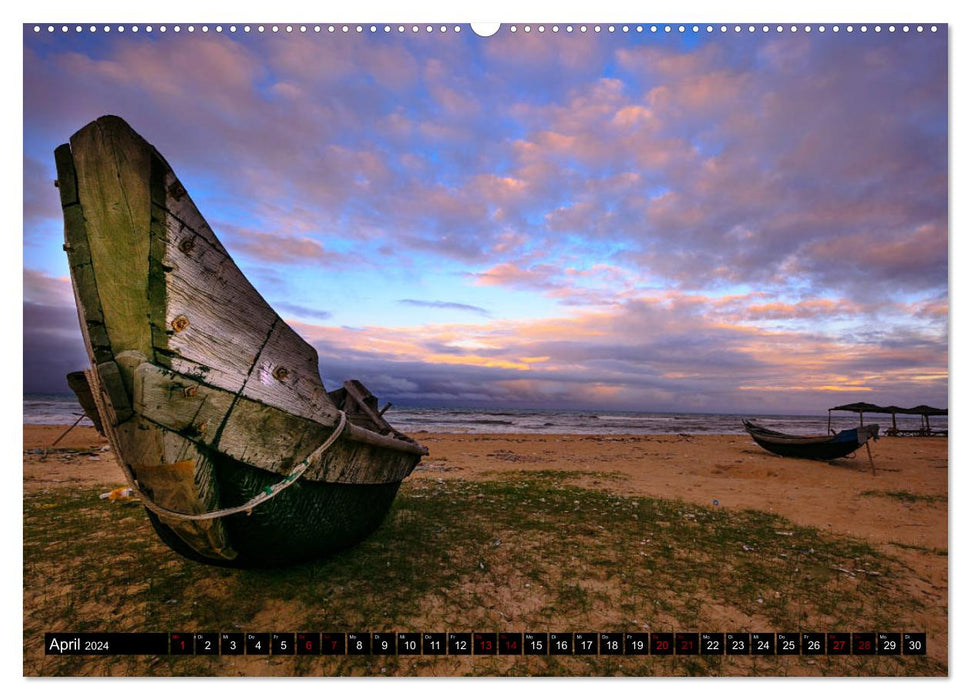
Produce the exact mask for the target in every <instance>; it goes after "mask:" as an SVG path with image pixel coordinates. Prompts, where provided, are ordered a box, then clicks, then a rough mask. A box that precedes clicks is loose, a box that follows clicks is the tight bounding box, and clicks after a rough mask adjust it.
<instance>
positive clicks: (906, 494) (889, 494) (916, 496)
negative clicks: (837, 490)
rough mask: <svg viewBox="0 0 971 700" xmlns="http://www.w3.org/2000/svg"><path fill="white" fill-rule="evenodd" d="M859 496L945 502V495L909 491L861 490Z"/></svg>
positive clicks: (926, 502)
mask: <svg viewBox="0 0 971 700" xmlns="http://www.w3.org/2000/svg"><path fill="white" fill-rule="evenodd" d="M860 495H861V496H871V497H876V498H889V499H891V500H893V501H898V502H900V503H908V504H910V503H923V504H926V505H931V504H934V503H947V496H943V495H941V494H922V493H911V492H910V491H863V492H862V493H860Z"/></svg>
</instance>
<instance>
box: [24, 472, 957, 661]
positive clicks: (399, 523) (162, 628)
mask: <svg viewBox="0 0 971 700" xmlns="http://www.w3.org/2000/svg"><path fill="white" fill-rule="evenodd" d="M584 476H588V475H587V474H584ZM602 476H603V475H601V477H602ZM575 478H576V475H574V474H571V473H570V472H557V471H555V470H543V471H540V472H536V471H528V470H527V471H517V472H501V473H496V474H495V475H493V478H491V479H489V480H485V481H478V480H477V481H474V482H473V481H464V480H457V479H434V478H432V477H425V478H417V479H416V478H413V479H410V480H409V481H407V482H406V483H405V484H404V485H403V486H402V488H401V491H400V494H399V496H398V498H397V499H396V501H395V504H394V506H393V507H392V510H391V512H390V513H389V515H388V517H387V519H386V520H385V522H384V524H383V525H382V526H381V527H380V528H379V529H378V530H377V531H376V532H375V533H374V534H373V535H372V536H371V537H369V538H368V539H367V540H365V541H364V542H362V543H361V544H360V545H358V546H356V547H354V548H352V549H349V550H347V551H345V552H343V553H340V554H338V555H337V556H335V557H333V558H331V559H328V560H325V561H322V562H316V563H312V564H305V565H300V566H294V567H290V568H286V569H278V570H265V571H245V570H234V569H223V568H216V567H211V566H205V565H202V564H197V563H194V562H191V561H188V560H186V559H183V558H181V557H179V556H178V555H176V554H174V553H173V552H172V551H170V550H169V549H168V548H167V547H165V546H164V545H163V544H162V543H161V542H160V541H159V540H158V538H157V537H156V536H155V534H154V531H153V530H152V529H151V527H150V525H149V523H148V520H147V517H146V516H145V514H144V511H143V510H142V509H141V508H140V507H137V506H133V505H118V504H109V503H106V502H102V501H99V500H98V496H97V493H94V492H91V491H87V492H80V493H76V492H71V491H68V490H49V491H45V492H40V493H36V494H31V495H26V496H25V499H24V611H25V614H24V649H25V657H24V658H25V661H24V672H25V674H27V675H72V674H85V675H116V674H122V673H125V674H128V675H252V674H260V675H276V674H279V675H321V674H324V675H362V674H368V675H413V674H414V675H423V674H424V675H564V674H565V675H791V674H795V675H801V674H806V673H810V674H813V675H817V674H824V675H825V674H832V675H844V674H851V675H856V674H874V675H913V674H916V675H944V674H946V667H945V666H944V665H943V664H941V663H939V662H935V661H934V660H933V659H930V658H928V657H871V658H866V659H862V658H860V657H813V658H812V659H809V658H808V657H761V658H743V657H706V656H702V657H693V658H685V657H676V658H670V659H665V658H660V657H634V656H630V657H608V656H589V657H554V656H549V657H506V656H502V657H493V658H484V657H444V658H440V657H430V656H397V657H394V656H372V657H356V656H346V657H313V658H310V657H294V656H290V657H246V656H244V657H178V656H166V657H158V658H144V657H122V658H119V657H55V656H45V655H44V654H43V649H42V646H43V633H44V632H46V631H115V632H122V631H146V632H149V631H156V632H176V631H178V632H197V631H200V632H201V631H221V632H236V631H239V632H300V631H344V632H352V631H360V632H379V631H381V632H398V631H400V632H444V631H460V632H471V631H496V632H500V631H510V632H524V631H537V632H544V631H547V632H564V631H573V632H577V631H598V632H599V631H604V632H606V631H616V632H625V631H631V632H634V631H638V632H645V631H666V632H672V631H721V632H731V631H779V632H798V631H801V630H808V631H821V632H826V631H861V630H870V631H873V630H880V631H884V630H902V629H907V630H911V629H917V630H919V629H920V628H921V625H920V624H919V623H918V619H919V617H918V615H919V613H920V610H921V603H920V601H919V600H916V599H914V598H913V597H912V596H910V595H909V594H908V593H906V592H904V591H905V590H906V587H904V586H900V585H898V584H899V579H900V577H902V576H905V575H906V572H905V571H904V569H903V567H901V566H900V565H899V564H898V562H897V561H896V560H894V559H893V558H892V557H890V556H888V555H886V554H883V553H881V552H879V551H877V550H875V549H874V548H872V547H871V546H869V545H868V544H866V543H864V542H861V541H858V540H853V539H848V538H839V537H835V536H832V535H829V534H826V533H823V532H821V531H819V530H816V529H813V528H807V527H801V526H798V525H795V524H793V523H792V522H789V521H787V520H785V519H783V518H780V517H778V516H776V515H773V514H770V513H764V512H760V511H754V510H748V511H730V510H725V509H720V508H717V507H703V506H698V505H693V504H687V503H685V502H681V501H674V500H662V499H651V498H644V497H637V498H632V497H624V496H618V495H616V494H615V493H610V492H607V491H603V490H595V489H590V488H582V487H580V486H577V485H574V484H571V483H570V482H571V481H572V480H573V479H575ZM810 662H811V665H807V664H810Z"/></svg>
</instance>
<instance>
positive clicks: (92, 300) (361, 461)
mask: <svg viewBox="0 0 971 700" xmlns="http://www.w3.org/2000/svg"><path fill="white" fill-rule="evenodd" d="M54 155H55V162H56V164H57V171H58V183H59V190H60V197H61V205H62V208H63V212H64V229H65V245H64V248H65V250H66V251H67V254H68V260H69V263H70V267H71V278H72V283H73V287H74V292H75V298H76V301H77V306H78V316H79V321H80V324H81V330H82V334H83V336H84V340H85V345H86V347H87V350H88V355H89V359H90V362H91V369H90V370H88V371H87V372H86V373H85V377H86V379H87V387H86V388H88V389H89V390H90V398H86V399H82V401H83V400H88V403H89V404H91V403H93V404H94V405H96V407H97V417H98V419H99V420H98V422H99V423H100V426H101V429H102V430H103V431H104V432H105V434H106V435H107V436H108V438H109V441H110V442H111V444H112V447H113V448H114V452H115V454H116V455H117V457H118V459H119V460H121V462H122V465H123V467H124V468H125V469H126V470H127V473H128V474H129V476H130V478H131V480H132V481H133V484H134V485H135V486H136V487H138V488H140V489H141V491H142V492H143V494H144V496H145V498H146V499H149V500H150V501H151V504H155V505H157V506H158V507H159V508H164V509H167V511H179V512H182V513H186V514H202V513H209V512H211V511H214V510H220V509H225V508H226V507H227V506H236V505H238V504H240V503H244V502H246V501H247V500H248V492H252V491H254V490H256V491H257V492H258V491H259V490H261V489H265V488H268V485H272V484H273V483H276V482H278V481H279V480H280V479H281V478H286V477H287V476H288V475H289V474H290V472H291V471H293V470H294V469H295V468H296V467H297V466H298V465H300V464H301V462H302V461H308V463H307V464H304V465H303V467H302V468H305V469H306V471H304V472H303V473H302V475H301V476H300V479H299V481H298V482H297V483H296V484H294V485H293V486H292V487H291V488H288V489H287V491H285V492H281V493H280V495H279V496H276V497H275V498H274V500H272V501H267V502H266V503H264V504H262V505H259V506H258V507H257V508H255V509H254V510H253V512H252V514H251V515H250V516H246V515H231V516H228V517H223V518H213V519H211V520H193V521H188V520H184V519H180V518H178V517H175V516H171V515H170V514H168V512H167V511H166V513H167V514H166V515H161V516H159V515H157V514H155V513H150V517H151V519H152V522H153V524H154V525H155V527H156V529H157V530H158V531H159V534H160V535H161V536H162V538H163V539H164V540H165V541H166V542H167V543H168V544H170V545H171V546H173V548H175V549H176V550H178V551H180V552H182V553H184V554H186V555H188V556H192V557H194V558H199V559H202V560H205V561H211V562H215V563H229V564H234V565H256V566H259V565H274V564H279V563H287V562H290V561H295V560H300V559H306V558H310V557H315V556H320V555H321V554H326V553H328V552H330V551H334V550H335V549H339V548H341V547H345V546H348V545H349V544H352V543H353V542H354V541H356V540H357V539H360V537H363V536H365V535H366V534H367V533H368V532H369V531H370V530H372V529H373V528H374V527H376V526H377V525H378V524H380V522H381V519H382V518H383V516H384V514H385V512H386V510H387V508H388V506H389V505H390V502H391V499H392V498H393V497H394V494H395V492H396V491H397V488H398V484H399V483H400V481H401V480H402V479H403V478H405V477H406V476H407V475H408V474H409V473H410V472H411V470H412V469H414V467H415V465H416V464H417V462H418V461H419V460H420V458H421V456H422V455H423V454H427V450H425V448H423V447H421V446H420V445H418V443H416V442H415V441H414V440H412V439H410V438H408V437H407V436H405V435H403V434H401V433H400V432H398V431H396V430H394V429H393V428H391V426H390V425H388V423H387V422H386V421H385V420H384V418H383V416H382V415H381V412H379V411H378V410H377V399H376V398H374V397H373V396H372V395H371V394H370V392H368V391H367V389H366V388H365V387H364V386H363V385H362V384H360V382H357V381H354V380H351V381H349V382H347V383H345V386H344V387H343V388H342V389H338V390H337V391H335V392H331V393H328V392H327V390H326V389H325V387H324V385H323V382H322V381H321V379H320V374H319V369H318V357H317V352H316V350H315V349H314V348H313V347H312V346H311V345H309V344H308V343H307V342H305V341H304V340H303V339H302V338H301V337H300V336H299V335H297V334H296V333H295V332H294V331H293V330H292V329H291V328H290V327H289V326H287V325H286V323H284V322H283V320H282V319H281V318H280V317H279V316H278V315H277V314H276V313H275V312H274V311H273V309H272V308H271V307H270V306H269V304H267V303H266V301H265V300H264V299H263V298H262V296H260V294H259V293H258V292H257V291H256V289H255V288H254V287H253V286H252V285H251V284H250V283H249V281H248V280H247V279H246V277H245V276H244V275H243V274H242V272H241V271H240V270H239V268H238V267H237V266H236V264H235V263H234V262H233V260H232V258H231V257H230V256H229V254H228V252H227V251H226V249H225V248H224V247H223V246H222V245H221V244H220V242H219V241H218V239H217V238H216V236H215V234H214V233H213V231H212V229H211V228H210V227H209V225H208V224H207V223H206V221H205V219H204V218H203V217H202V215H201V214H200V213H199V211H198V209H197V208H196V206H195V204H194V203H193V202H192V199H191V198H190V197H189V195H188V193H187V192H186V190H185V188H184V187H183V186H182V184H181V183H180V182H179V180H178V179H177V177H176V176H175V174H174V173H173V172H172V169H171V168H170V167H169V165H168V164H167V163H166V162H165V160H164V159H163V158H162V156H161V155H159V153H158V152H157V151H156V150H155V149H154V148H153V147H152V146H150V145H149V144H148V143H147V142H146V141H145V140H144V139H142V138H141V137H140V136H139V135H138V134H136V133H135V132H134V131H133V130H132V129H131V128H130V127H129V126H128V125H127V124H126V123H125V122H124V121H122V120H121V119H119V118H117V117H102V118H101V119H98V120H97V121H96V122H93V123H91V124H89V125H88V126H86V127H84V128H83V129H81V130H80V131H79V132H78V133H76V134H75V135H74V136H73V137H72V138H71V143H70V145H63V146H60V147H59V148H58V149H57V150H56V151H55V154H54ZM75 384H78V381H77V377H76V376H75ZM79 388H81V387H79ZM85 393H86V392H85V391H84V390H83V388H82V389H81V391H80V394H85ZM335 399H337V400H338V401H337V402H336V403H335ZM344 414H346V416H347V422H346V426H345V423H344V422H343V420H342V415H344ZM339 427H340V435H339V436H338V437H337V440H336V442H335V443H334V444H333V446H332V447H330V448H329V449H327V450H325V451H324V452H323V454H321V455H320V456H319V457H314V459H313V460H308V456H309V455H311V454H312V453H313V452H314V451H315V450H316V448H317V447H318V446H321V445H322V443H324V441H326V440H327V439H328V438H329V437H330V436H331V435H332V434H333V433H334V432H335V430H337V429H338V428H339ZM151 504H149V505H151ZM159 512H163V511H161V510H160V511H159ZM240 518H245V521H241V520H240ZM297 519H299V521H300V522H299V523H297V522H296V520H297Z"/></svg>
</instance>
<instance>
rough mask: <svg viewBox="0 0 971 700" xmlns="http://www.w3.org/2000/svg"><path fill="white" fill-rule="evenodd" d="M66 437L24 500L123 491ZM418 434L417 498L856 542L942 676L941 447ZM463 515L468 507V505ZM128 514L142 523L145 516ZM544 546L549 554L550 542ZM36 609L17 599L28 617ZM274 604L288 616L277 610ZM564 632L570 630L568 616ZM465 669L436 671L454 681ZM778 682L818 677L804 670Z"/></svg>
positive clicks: (96, 456)
mask: <svg viewBox="0 0 971 700" xmlns="http://www.w3.org/2000/svg"><path fill="white" fill-rule="evenodd" d="M62 431H63V427H58V426H24V493H25V499H28V498H30V497H36V496H38V495H43V494H52V493H54V494H56V493H66V492H71V491H73V492H78V493H85V494H94V493H95V492H97V491H99V490H103V491H106V490H109V489H111V488H114V487H117V486H122V485H124V477H123V476H122V473H121V471H120V469H119V468H118V466H117V465H116V464H115V462H114V458H113V455H112V453H111V452H110V451H109V450H108V449H107V446H106V443H105V441H104V440H103V439H101V438H100V436H98V435H97V433H96V432H95V431H94V430H93V429H91V428H77V429H75V430H73V431H72V432H71V433H70V434H69V435H68V436H67V437H66V438H65V439H64V440H62V441H61V443H60V444H59V445H58V450H57V451H53V452H50V453H49V454H45V453H44V450H45V448H47V447H48V446H49V445H50V443H51V442H52V441H53V440H54V439H55V438H56V437H57V436H58V435H59V434H60V433H61V432H62ZM415 437H416V438H417V439H418V440H419V441H421V442H422V443H423V444H425V445H427V446H428V448H429V450H430V455H429V456H428V457H427V458H425V460H423V462H422V463H421V464H420V465H419V467H418V468H417V469H416V471H415V472H414V473H413V475H412V476H411V477H410V478H409V479H408V480H407V482H406V484H410V488H414V489H418V490H421V489H425V488H431V487H432V486H435V485H440V484H445V485H447V484H448V483H450V482H455V483H457V482H474V483H475V482H488V481H490V480H495V479H504V478H505V479H512V480H515V479H516V478H517V477H518V476H520V475H521V476H522V477H523V478H528V477H529V475H530V474H531V473H535V474H536V475H538V476H540V475H548V474H549V473H550V472H551V471H558V472H566V473H568V474H569V478H568V483H569V484H570V485H571V486H575V487H579V488H583V489H589V490H595V491H603V492H607V493H610V494H614V495H617V496H623V497H625V498H635V499H636V498H650V499H673V500H678V501H683V502H685V503H686V504H691V505H694V506H698V507H705V508H715V509H724V510H726V511H730V512H738V513H742V512H745V511H750V510H754V511H763V512H767V513H771V514H773V515H776V516H780V517H782V518H785V519H786V520H787V521H791V522H792V523H795V524H797V525H800V526H805V527H809V528H816V529H818V530H819V531H820V532H822V533H825V534H826V535H830V534H831V535H833V536H834V537H838V538H848V539H850V540H854V541H863V542H865V543H867V544H868V545H870V546H872V547H873V548H874V549H876V550H877V551H879V552H881V553H883V554H885V555H887V556H888V557H891V558H892V559H893V560H895V561H896V562H898V563H899V565H900V571H901V572H903V573H900V574H898V575H897V578H896V579H895V584H894V585H895V586H900V587H903V588H904V589H905V591H904V592H906V593H907V594H908V595H909V596H910V599H913V600H919V601H920V605H919V606H915V609H908V610H900V611H899V613H900V620H901V624H900V628H901V629H902V630H903V631H924V632H926V633H927V639H928V657H929V658H930V659H932V660H934V661H935V662H936V663H938V664H939V666H938V667H940V665H943V668H944V669H946V664H947V586H948V578H947V556H946V551H947V547H948V536H947V524H948V523H947V493H948V490H947V489H948V470H947V467H948V454H947V441H946V440H944V439H935V438H930V439H926V438H925V439H921V438H882V439H880V440H879V441H877V442H876V443H874V444H873V446H872V454H873V464H874V465H875V473H872V472H871V465H870V462H869V460H868V458H867V454H866V451H865V450H861V451H860V452H857V453H856V454H855V455H854V456H853V457H851V458H848V459H842V460H838V461H835V462H832V463H817V462H810V461H802V460H795V459H787V458H782V457H777V456H775V455H772V454H769V453H767V452H765V451H764V450H762V449H761V448H759V447H758V446H757V445H755V444H754V443H753V442H752V441H751V440H750V439H749V437H748V436H743V435H692V436H689V435H647V436H576V435H540V436H532V435H520V434H510V435H481V434H430V433H419V434H417V435H416V436H415ZM98 507H104V508H108V507H110V506H109V505H107V504H104V505H103V506H98ZM467 507H468V508H474V507H475V503H474V501H473V502H472V503H471V504H468V505H467ZM132 514H133V515H134V517H135V518H136V519H138V520H144V519H145V518H144V515H143V514H142V512H141V511H140V510H133V511H132ZM783 534H785V533H783ZM51 536H52V537H56V535H51ZM548 546H550V547H555V546H557V543H556V541H555V540H554V541H551V542H550V543H549V544H548ZM163 551H164V550H163ZM173 556H174V555H173ZM857 576H860V577H862V576H863V574H861V573H854V572H852V571H849V570H848V571H846V578H847V580H849V579H850V578H854V577H857ZM851 583H852V582H851ZM26 585H27V586H28V588H29V587H30V585H31V584H30V583H29V582H28V584H26ZM518 595H519V593H517V592H516V591H515V590H490V592H489V596H491V599H489V600H487V603H488V604H489V605H495V606H499V607H500V608H501V607H502V606H503V605H509V606H511V607H512V608H513V609H515V608H517V606H522V605H527V603H525V602H520V601H518V600H517V596H518ZM34 600H35V598H33V597H31V596H30V594H29V591H27V590H25V606H28V609H26V610H25V614H26V615H27V616H28V617H29V616H30V615H31V614H32V611H31V610H30V609H29V606H31V605H33V604H34V603H33V602H31V601H34ZM278 605H283V606H284V607H285V603H278ZM277 611H278V612H279V608H278V610H277ZM282 617H283V618H284V619H285V618H286V615H285V614H284V615H283V616H282ZM718 617H719V616H718V615H717V614H716V615H712V616H709V621H710V623H712V624H714V623H717V622H718ZM723 619H724V621H725V624H736V625H740V629H745V627H744V623H745V621H746V620H745V618H744V616H743V617H739V616H738V614H737V613H733V614H727V613H726V614H725V616H724V618H723ZM560 626H562V627H563V628H564V629H571V628H572V626H571V621H570V620H567V619H564V620H562V622H561V625H560ZM552 627H553V628H555V627H557V625H556V624H553V625H552ZM869 628H870V625H868V622H867V620H865V619H860V620H857V629H856V630H846V631H862V630H866V629H869ZM903 628H906V629H903ZM778 631H783V630H778ZM820 631H826V630H820ZM26 644H27V640H26V638H25V645H26ZM261 668H262V667H261ZM462 668H464V667H454V669H453V670H452V671H449V670H446V671H445V672H446V673H452V672H457V673H462V672H463V671H462ZM291 670H292V669H291ZM236 672H239V671H238V669H237V671H236ZM246 672H249V671H246ZM255 672H257V673H267V672H270V673H272V672H273V671H267V670H266V669H265V668H263V669H262V670H258V671H255ZM277 672H283V673H286V670H283V671H279V670H278V671H277ZM567 672H569V671H567ZM580 672H581V673H582V671H580ZM745 672H746V671H745V670H735V671H733V673H745ZM787 672H789V673H797V674H803V673H806V674H813V673H815V671H814V670H813V669H812V668H810V667H808V666H806V667H801V668H798V669H796V668H790V669H789V670H788V671H787ZM861 672H862V673H864V674H865V673H866V671H865V670H863V671H861ZM41 673H42V671H41ZM935 675H936V674H935Z"/></svg>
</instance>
